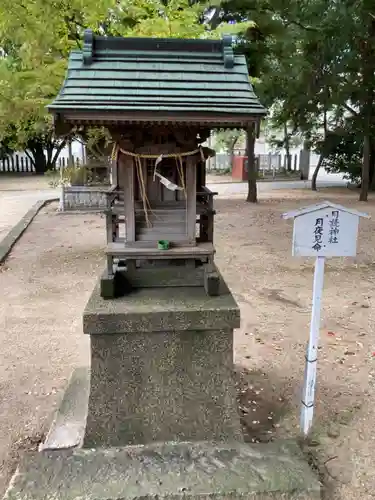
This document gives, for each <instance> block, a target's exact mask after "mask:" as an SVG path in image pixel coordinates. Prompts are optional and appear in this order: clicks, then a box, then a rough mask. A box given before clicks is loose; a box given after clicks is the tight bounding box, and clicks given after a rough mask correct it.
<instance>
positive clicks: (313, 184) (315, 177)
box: [311, 155, 324, 191]
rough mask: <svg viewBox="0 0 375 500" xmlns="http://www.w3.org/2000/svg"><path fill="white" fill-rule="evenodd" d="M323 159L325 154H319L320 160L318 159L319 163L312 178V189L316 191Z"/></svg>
mask: <svg viewBox="0 0 375 500" xmlns="http://www.w3.org/2000/svg"><path fill="white" fill-rule="evenodd" d="M323 159H324V156H323V155H320V156H319V160H318V164H317V166H316V167H315V170H314V173H313V176H312V178H311V189H312V190H313V191H316V179H317V178H318V174H319V170H320V167H321V166H322V163H323Z"/></svg>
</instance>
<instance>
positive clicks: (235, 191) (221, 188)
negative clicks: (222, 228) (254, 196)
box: [208, 179, 347, 197]
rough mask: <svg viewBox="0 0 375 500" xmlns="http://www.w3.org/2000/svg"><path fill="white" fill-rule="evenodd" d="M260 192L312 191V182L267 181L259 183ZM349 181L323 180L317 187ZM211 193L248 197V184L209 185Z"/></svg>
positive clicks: (342, 183) (343, 183) (337, 184)
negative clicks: (283, 190)
mask: <svg viewBox="0 0 375 500" xmlns="http://www.w3.org/2000/svg"><path fill="white" fill-rule="evenodd" d="M257 185H258V192H259V193H267V192H270V191H274V190H280V189H311V181H275V182H271V181H267V182H258V184H257ZM346 185H347V181H343V180H342V179H337V180H331V181H329V180H322V181H319V182H318V183H317V187H318V189H319V188H322V187H332V186H344V187H345V186H346ZM208 188H209V189H211V191H216V192H217V193H219V195H221V196H225V197H230V196H233V195H246V193H247V182H228V183H217V184H216V183H211V184H208Z"/></svg>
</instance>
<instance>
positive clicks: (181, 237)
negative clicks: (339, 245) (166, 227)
mask: <svg viewBox="0 0 375 500" xmlns="http://www.w3.org/2000/svg"><path fill="white" fill-rule="evenodd" d="M159 240H167V241H169V242H170V243H177V242H181V241H187V240H186V234H184V233H179V234H178V233H160V232H155V233H140V234H137V236H136V241H150V242H152V243H153V244H154V247H155V246H156V243H157V242H158V241H159Z"/></svg>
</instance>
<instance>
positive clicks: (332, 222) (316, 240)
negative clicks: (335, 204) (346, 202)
mask: <svg viewBox="0 0 375 500" xmlns="http://www.w3.org/2000/svg"><path fill="white" fill-rule="evenodd" d="M339 215H340V213H339V211H338V210H332V213H331V215H330V216H329V217H330V218H329V219H328V227H325V224H324V221H325V219H324V218H323V217H318V218H316V219H315V225H314V234H313V243H312V249H313V250H315V251H316V252H320V250H322V248H323V247H325V246H326V245H325V243H328V244H329V245H332V244H337V243H339V239H338V238H339V234H340V220H339ZM326 217H328V215H326ZM324 233H325V235H326V236H325V237H324ZM327 233H328V234H327Z"/></svg>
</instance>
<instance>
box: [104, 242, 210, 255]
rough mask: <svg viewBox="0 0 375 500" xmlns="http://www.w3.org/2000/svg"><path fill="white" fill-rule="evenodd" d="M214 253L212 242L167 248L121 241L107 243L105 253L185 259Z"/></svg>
mask: <svg viewBox="0 0 375 500" xmlns="http://www.w3.org/2000/svg"><path fill="white" fill-rule="evenodd" d="M214 253H215V250H214V246H213V244H212V243H202V244H198V245H195V246H187V247H176V248H174V247H172V248H170V249H169V250H159V249H157V248H155V247H153V248H140V247H136V246H127V244H125V245H124V244H123V243H110V244H109V245H107V249H106V254H107V255H112V256H114V257H133V258H137V259H141V258H147V259H148V258H152V259H186V258H195V257H197V258H199V257H204V256H210V255H213V254H214Z"/></svg>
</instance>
